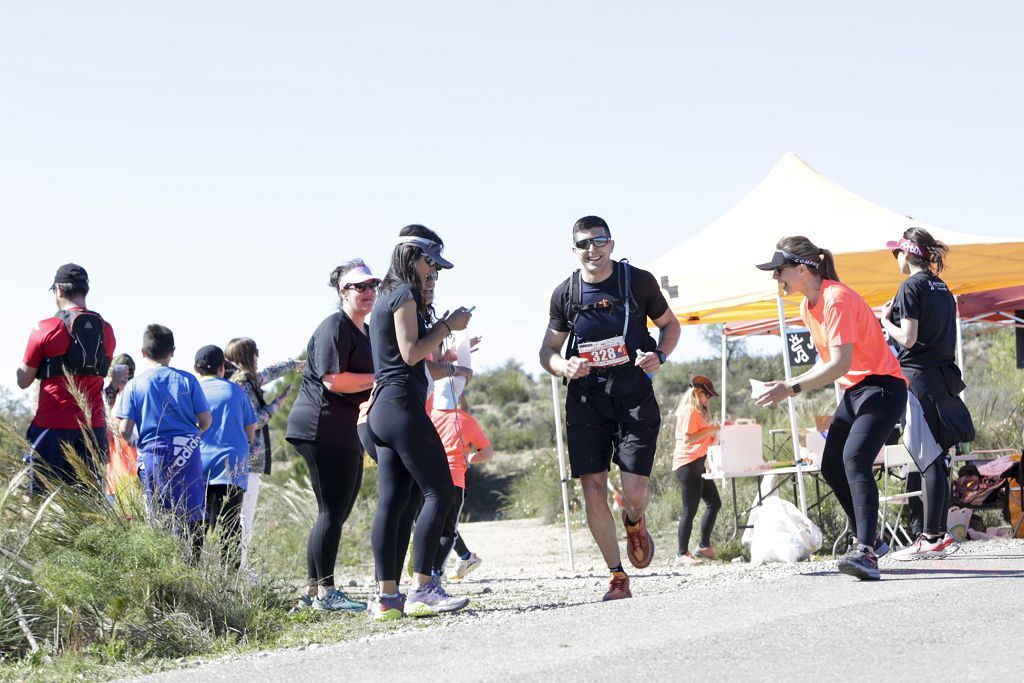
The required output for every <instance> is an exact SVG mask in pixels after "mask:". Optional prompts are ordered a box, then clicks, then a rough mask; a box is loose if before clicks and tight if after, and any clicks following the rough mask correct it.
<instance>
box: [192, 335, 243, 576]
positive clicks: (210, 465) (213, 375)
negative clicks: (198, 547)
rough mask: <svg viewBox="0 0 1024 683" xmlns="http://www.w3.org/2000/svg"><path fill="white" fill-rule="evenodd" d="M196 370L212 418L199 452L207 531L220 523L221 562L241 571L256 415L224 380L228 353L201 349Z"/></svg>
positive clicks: (235, 387)
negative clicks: (245, 498) (240, 545)
mask: <svg viewBox="0 0 1024 683" xmlns="http://www.w3.org/2000/svg"><path fill="white" fill-rule="evenodd" d="M195 367H196V373H197V374H198V375H199V386H200V387H201V388H202V390H203V394H204V395H205V396H206V401H207V403H209V404H210V413H211V415H212V417H213V424H211V425H210V428H209V429H207V430H206V431H205V432H203V436H202V444H201V446H200V453H201V454H202V458H203V480H204V481H205V482H206V531H207V533H209V532H210V531H213V529H215V528H216V527H217V523H218V522H220V523H221V560H222V561H224V562H231V564H232V566H233V567H234V568H235V569H238V567H239V561H240V558H239V555H238V540H239V536H240V533H241V527H240V514H241V510H242V498H243V496H244V495H245V488H246V483H247V482H248V479H249V442H250V441H252V439H253V436H255V434H256V412H255V411H254V410H253V409H252V403H250V402H249V397H248V396H246V394H245V390H244V389H242V387H240V386H238V385H237V384H235V383H234V382H229V381H228V380H226V379H224V351H223V350H221V348H220V347H219V346H213V345H212V344H211V345H209V346H204V347H203V348H201V349H199V351H198V352H196V365H195Z"/></svg>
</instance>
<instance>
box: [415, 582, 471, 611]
mask: <svg viewBox="0 0 1024 683" xmlns="http://www.w3.org/2000/svg"><path fill="white" fill-rule="evenodd" d="M468 604H469V598H454V597H452V596H450V595H448V594H447V593H446V592H445V591H444V588H443V587H442V586H441V585H440V584H438V583H437V582H436V581H431V582H430V583H428V584H427V585H425V586H423V587H422V588H413V589H412V590H411V591H409V597H408V598H406V600H405V613H406V614H408V615H409V616H410V617H432V616H434V615H435V614H444V613H447V612H457V611H459V610H460V609H462V608H463V607H465V606H466V605H468Z"/></svg>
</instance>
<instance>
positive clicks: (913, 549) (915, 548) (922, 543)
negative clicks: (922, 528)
mask: <svg viewBox="0 0 1024 683" xmlns="http://www.w3.org/2000/svg"><path fill="white" fill-rule="evenodd" d="M945 556H946V539H944V538H938V539H936V540H934V541H929V540H928V539H927V538H925V535H924V534H921V535H920V536H918V537H917V540H916V541H914V542H913V543H912V544H911V545H909V546H907V547H906V548H904V549H903V550H897V551H896V552H894V553H893V554H892V559H894V560H899V561H900V562H912V561H914V560H941V559H942V558H944V557H945Z"/></svg>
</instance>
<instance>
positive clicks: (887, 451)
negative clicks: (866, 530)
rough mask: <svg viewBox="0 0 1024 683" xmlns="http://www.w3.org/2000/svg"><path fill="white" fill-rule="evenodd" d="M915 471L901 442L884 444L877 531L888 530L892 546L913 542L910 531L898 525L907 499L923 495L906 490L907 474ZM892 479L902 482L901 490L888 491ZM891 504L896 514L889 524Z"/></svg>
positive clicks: (910, 458)
mask: <svg viewBox="0 0 1024 683" xmlns="http://www.w3.org/2000/svg"><path fill="white" fill-rule="evenodd" d="M896 468H899V470H900V473H899V474H894V473H893V470H894V469H896ZM917 471H918V468H917V465H916V464H915V463H914V459H913V458H912V457H910V451H908V450H907V449H906V447H905V446H903V445H902V444H900V445H897V446H885V447H884V448H883V449H882V495H881V496H879V497H878V516H879V518H880V519H881V523H880V524H879V533H880V534H883V535H884V534H885V532H886V531H888V532H889V536H890V538H891V539H892V544H891V545H892V546H893V547H896V545H900V546H908V545H911V544H912V543H913V542H914V539H913V538H911V537H910V533H909V532H908V531H907V530H906V529H905V528H903V527H902V526H901V525H900V516H901V515H902V514H903V508H904V506H906V504H907V501H908V500H910V499H911V498H920V497H921V496H922V495H923V494H922V492H921V491H912V492H909V493H908V492H907V475H908V474H909V473H911V472H917ZM892 479H895V480H896V481H898V482H901V483H902V487H901V488H902V491H893V492H890V486H889V482H890V480H892ZM892 506H895V507H896V515H895V516H894V517H893V520H892V524H889V522H888V512H889V508H890V507H892Z"/></svg>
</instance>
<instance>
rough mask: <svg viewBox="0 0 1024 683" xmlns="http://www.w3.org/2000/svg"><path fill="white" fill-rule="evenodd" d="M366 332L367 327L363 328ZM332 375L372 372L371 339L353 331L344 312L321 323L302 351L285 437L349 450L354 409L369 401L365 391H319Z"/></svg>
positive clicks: (335, 314) (367, 392) (323, 388)
mask: <svg viewBox="0 0 1024 683" xmlns="http://www.w3.org/2000/svg"><path fill="white" fill-rule="evenodd" d="M363 329H364V330H366V329H367V328H366V326H365V325H364V326H363ZM336 372H358V373H367V374H369V373H372V372H373V356H372V354H371V353H370V339H369V337H367V336H366V334H364V333H363V332H360V331H359V329H357V328H356V325H355V323H353V322H352V319H351V318H349V317H348V316H347V315H346V314H345V313H344V311H339V312H337V313H334V314H332V315H330V316H328V317H327V318H325V319H324V321H323V322H322V323H320V325H319V327H317V328H316V331H315V332H313V336H312V337H310V338H309V344H308V345H307V346H306V368H305V369H304V370H303V371H302V383H301V384H300V386H299V394H298V396H296V397H295V403H294V404H293V405H292V410H291V413H290V414H289V415H288V429H287V431H286V432H285V437H286V438H289V439H302V440H304V441H317V442H319V443H326V444H332V445H348V444H349V443H351V441H352V435H353V434H354V433H355V428H356V418H357V417H358V416H359V404H361V403H362V402H363V401H365V400H366V399H368V398H369V397H370V392H369V390H367V391H361V392H359V393H357V394H336V393H334V392H332V391H329V390H328V389H327V387H325V386H324V383H323V380H322V379H321V378H322V377H323V376H324V375H331V374H334V373H336Z"/></svg>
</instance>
